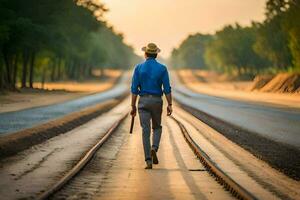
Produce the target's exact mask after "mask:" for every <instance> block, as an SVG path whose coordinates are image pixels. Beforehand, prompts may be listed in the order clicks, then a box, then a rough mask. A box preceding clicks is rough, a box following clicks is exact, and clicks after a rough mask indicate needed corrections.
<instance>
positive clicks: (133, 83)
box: [131, 66, 140, 95]
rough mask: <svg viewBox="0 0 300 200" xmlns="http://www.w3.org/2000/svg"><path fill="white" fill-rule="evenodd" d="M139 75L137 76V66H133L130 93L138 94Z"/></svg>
mask: <svg viewBox="0 0 300 200" xmlns="http://www.w3.org/2000/svg"><path fill="white" fill-rule="evenodd" d="M139 85H140V82H139V77H138V66H136V67H135V69H134V72H133V75H132V81H131V93H132V94H136V95H138V94H139Z"/></svg>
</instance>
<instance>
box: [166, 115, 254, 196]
mask: <svg viewBox="0 0 300 200" xmlns="http://www.w3.org/2000/svg"><path fill="white" fill-rule="evenodd" d="M172 119H173V120H174V121H175V122H176V123H177V124H178V126H179V127H180V130H181V132H182V134H183V136H184V138H185V140H186V142H187V143H188V144H189V146H190V147H191V149H192V150H193V152H194V153H195V155H196V156H197V157H198V158H199V160H200V162H201V163H202V164H203V165H204V166H205V168H206V169H207V171H208V172H209V173H210V174H211V175H212V177H214V178H215V180H216V181H217V182H218V183H219V184H221V185H222V186H223V187H224V189H225V190H227V191H229V192H230V193H231V194H232V195H233V196H234V197H236V198H237V199H244V200H256V199H257V198H256V197H255V195H253V194H251V192H249V191H248V190H246V189H245V188H244V187H242V186H241V185H239V184H238V183H237V182H236V181H234V180H233V179H232V178H231V177H230V176H229V175H228V174H227V173H226V172H224V171H223V170H222V169H220V168H219V167H218V165H216V164H215V163H214V162H213V161H212V160H211V159H210V158H209V156H208V155H207V154H206V153H205V152H204V151H203V150H202V149H201V148H200V147H199V145H198V144H197V143H195V141H194V140H193V139H192V137H191V136H190V134H189V132H188V130H187V129H186V127H185V126H184V125H183V124H182V123H181V122H180V121H179V120H178V119H177V118H175V117H174V116H172Z"/></svg>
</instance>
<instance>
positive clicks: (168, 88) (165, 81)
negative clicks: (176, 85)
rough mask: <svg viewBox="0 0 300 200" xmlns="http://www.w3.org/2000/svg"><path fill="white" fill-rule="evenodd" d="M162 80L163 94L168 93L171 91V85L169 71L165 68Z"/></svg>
mask: <svg viewBox="0 0 300 200" xmlns="http://www.w3.org/2000/svg"><path fill="white" fill-rule="evenodd" d="M162 82H163V87H164V91H163V92H164V93H165V94H170V93H171V86H170V80H169V73H168V70H167V68H166V70H165V71H164V73H163V78H162Z"/></svg>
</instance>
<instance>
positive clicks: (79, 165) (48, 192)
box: [37, 113, 128, 200]
mask: <svg viewBox="0 0 300 200" xmlns="http://www.w3.org/2000/svg"><path fill="white" fill-rule="evenodd" d="M127 115H128V113H126V114H124V115H123V116H122V117H121V118H120V119H119V120H118V121H116V122H115V123H114V124H113V125H112V126H111V127H110V128H109V130H108V131H107V132H106V133H105V135H104V136H103V137H101V139H100V140H99V141H98V142H97V143H96V144H95V145H94V146H93V147H92V148H91V149H90V150H89V151H87V153H86V154H85V155H84V156H83V157H82V158H81V159H80V160H79V161H78V162H77V164H76V165H75V166H74V167H72V169H70V171H68V172H67V173H66V174H65V175H64V176H63V177H62V178H61V179H60V180H59V181H57V182H56V183H55V184H54V185H52V186H51V187H50V188H48V189H47V190H46V191H44V192H43V193H42V194H40V195H39V196H38V198H37V199H39V200H44V199H48V198H49V197H50V196H51V195H53V194H54V193H55V192H57V191H58V190H60V189H61V188H62V187H63V186H64V185H65V184H66V183H67V182H68V181H70V180H71V179H72V178H73V177H74V176H75V175H76V174H77V173H78V172H79V171H80V170H81V169H83V167H84V166H85V165H86V164H87V163H88V162H89V161H90V160H91V159H92V157H93V156H94V155H95V153H96V152H97V150H98V149H99V148H100V147H101V146H102V145H103V144H104V143H105V142H106V141H107V139H108V138H109V137H110V136H111V135H112V133H113V132H114V131H115V130H116V129H117V128H118V126H119V125H120V124H121V122H122V121H123V120H124V119H125V118H126V117H127Z"/></svg>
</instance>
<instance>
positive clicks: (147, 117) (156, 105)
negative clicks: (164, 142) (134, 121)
mask: <svg viewBox="0 0 300 200" xmlns="http://www.w3.org/2000/svg"><path fill="white" fill-rule="evenodd" d="M162 105H163V101H162V98H161V97H155V96H142V97H140V99H139V103H138V112H139V117H140V123H141V126H142V130H143V146H144V154H145V161H146V162H149V161H151V143H150V135H151V134H150V133H151V123H150V122H152V129H153V136H152V148H154V149H155V150H156V151H157V150H158V147H159V142H160V138H161V132H162V127H161V114H162Z"/></svg>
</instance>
